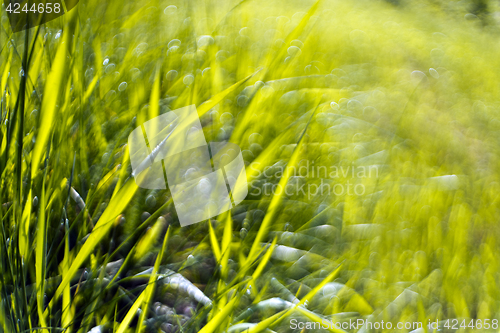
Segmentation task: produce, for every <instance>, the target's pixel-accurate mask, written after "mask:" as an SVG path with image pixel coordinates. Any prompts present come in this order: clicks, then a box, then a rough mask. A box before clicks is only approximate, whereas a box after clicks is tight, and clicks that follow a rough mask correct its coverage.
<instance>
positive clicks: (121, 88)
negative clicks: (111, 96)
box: [118, 82, 127, 91]
mask: <svg viewBox="0 0 500 333" xmlns="http://www.w3.org/2000/svg"><path fill="white" fill-rule="evenodd" d="M126 89H127V82H122V83H120V85H119V86H118V91H125V90H126Z"/></svg>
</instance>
